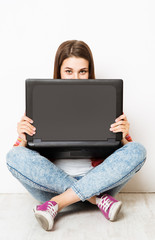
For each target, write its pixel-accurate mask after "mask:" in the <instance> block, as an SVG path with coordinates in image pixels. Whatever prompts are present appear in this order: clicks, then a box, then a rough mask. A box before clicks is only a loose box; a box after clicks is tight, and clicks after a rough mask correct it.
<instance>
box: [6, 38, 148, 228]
mask: <svg viewBox="0 0 155 240" xmlns="http://www.w3.org/2000/svg"><path fill="white" fill-rule="evenodd" d="M53 78H54V79H60V78H61V79H95V73H94V62H93V56H92V53H91V50H90V48H89V47H88V45H87V44H86V43H84V42H82V41H77V40H73V41H66V42H64V43H62V44H61V45H60V46H59V48H58V50H57V53H56V56H55V64H54V76H53ZM109 127H110V129H109V130H110V131H112V132H114V133H117V132H122V133H123V139H122V145H123V146H122V147H121V148H119V149H118V150H116V151H115V152H114V153H113V154H111V155H110V156H109V157H107V158H106V159H105V160H103V159H102V160H100V161H95V160H92V159H73V160H70V161H67V160H65V159H62V160H58V159H57V160H54V161H53V162H51V161H49V160H48V159H47V158H45V157H43V156H41V155H40V154H39V153H38V152H37V151H33V150H30V149H28V148H27V147H26V146H27V142H26V135H25V134H29V135H30V136H32V135H33V134H35V131H36V128H35V126H33V120H32V119H30V118H29V117H27V116H25V115H24V116H23V117H22V119H21V121H20V122H19V123H18V125H17V132H18V135H19V137H18V139H17V142H16V143H15V144H14V147H13V149H11V150H10V151H9V152H8V154H7V166H8V168H9V170H10V171H11V173H12V174H13V175H14V176H15V177H16V178H17V179H18V180H19V181H20V182H21V183H22V184H23V185H24V186H25V188H26V189H27V190H28V191H29V192H30V193H31V194H32V195H33V196H34V197H35V198H36V199H37V200H39V201H40V202H42V203H43V202H44V203H43V204H41V205H38V206H36V207H35V208H34V212H35V216H36V219H37V220H38V222H39V223H40V224H41V226H42V227H43V228H44V229H45V230H51V229H52V227H53V223H54V218H55V216H56V215H57V213H58V212H59V211H61V210H62V209H63V208H64V207H66V206H68V205H70V204H73V203H75V202H78V201H80V200H81V201H83V202H84V201H85V200H87V201H89V202H91V203H92V204H96V205H97V206H98V208H99V209H100V210H101V212H102V213H103V215H104V216H105V217H106V218H107V219H108V220H110V221H114V220H115V219H116V217H117V214H118V212H119V210H120V208H121V205H122V203H121V201H117V200H116V199H115V198H114V197H113V196H114V195H116V194H117V193H118V192H119V191H120V189H121V188H122V187H123V186H124V185H125V184H126V183H127V182H128V181H129V180H130V179H131V178H132V177H133V176H134V174H135V173H136V172H137V171H138V170H140V168H141V167H142V165H143V164H144V162H145V159H146V150H145V148H144V147H143V146H142V145H141V144H139V143H136V142H132V139H131V137H130V135H129V122H128V120H127V118H126V116H125V115H124V114H123V115H121V116H119V117H118V118H117V119H116V120H115V122H114V123H113V124H112V125H111V126H109Z"/></svg>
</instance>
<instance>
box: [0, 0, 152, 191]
mask: <svg viewBox="0 0 155 240" xmlns="http://www.w3.org/2000/svg"><path fill="white" fill-rule="evenodd" d="M154 7H155V3H154V0H117V1H116V0H107V1H105V0H101V1H99V0H96V1H87V0H86V1H84V0H78V1H73V0H65V1H63V0H57V1H51V0H45V1H41V0H25V1H23V0H14V1H12V0H0V68H1V69H0V109H1V115H0V134H1V138H0V192H23V191H24V192H25V189H24V188H23V187H22V186H21V185H20V183H18V181H17V180H16V179H14V178H13V177H12V175H11V173H10V172H9V171H8V170H7V167H6V163H5V156H6V153H7V152H8V151H9V149H10V148H11V147H12V144H13V143H14V142H15V140H16V138H17V132H16V127H17V122H18V121H19V120H20V118H21V116H22V115H23V113H24V111H25V79H26V78H29V77H34V78H37V77H40V78H44V77H46V78H52V74H53V62H54V56H55V52H56V50H57V47H58V46H59V44H60V43H61V42H63V41H65V40H68V39H78V40H83V41H85V42H86V43H87V44H88V45H89V46H90V48H91V49H92V52H93V55H94V60H95V67H96V77H97V78H122V79H124V94H125V96H124V112H125V113H126V115H127V117H128V120H129V122H130V124H131V131H130V132H131V135H132V137H133V139H134V140H135V141H138V142H141V143H142V144H144V146H145V147H146V149H147V152H148V154H147V162H146V163H145V165H144V167H143V168H142V170H141V171H140V172H139V173H137V175H136V176H135V177H134V178H133V179H132V180H131V181H130V182H129V183H128V184H127V185H126V187H125V188H124V191H140V192H141V191H142V192H143V191H144V192H145V191H150V192H151V191H155V174H154V170H155V161H154V159H155V147H154V143H155V137H154V135H155V128H154V119H155V107H154V105H155V97H154V80H155V71H154V64H155V26H154V23H155V14H154V9H155V8H154Z"/></svg>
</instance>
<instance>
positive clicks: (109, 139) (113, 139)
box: [108, 138, 116, 143]
mask: <svg viewBox="0 0 155 240" xmlns="http://www.w3.org/2000/svg"><path fill="white" fill-rule="evenodd" d="M115 141H116V140H115V138H108V142H110V143H114V142H115Z"/></svg>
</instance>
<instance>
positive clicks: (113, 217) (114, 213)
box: [109, 201, 122, 221]
mask: <svg viewBox="0 0 155 240" xmlns="http://www.w3.org/2000/svg"><path fill="white" fill-rule="evenodd" d="M121 207H122V202H121V201H118V202H115V203H114V204H113V205H112V206H111V209H110V212H109V220H110V221H115V220H116V218H117V215H118V213H119V211H120V209H121Z"/></svg>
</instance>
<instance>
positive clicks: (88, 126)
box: [26, 79, 123, 157]
mask: <svg viewBox="0 0 155 240" xmlns="http://www.w3.org/2000/svg"><path fill="white" fill-rule="evenodd" d="M122 108H123V80H121V79H27V80H26V115H27V116H28V117H30V118H31V119H33V121H34V126H35V127H36V134H35V135H34V136H29V135H27V143H28V146H29V147H30V148H33V149H40V148H53V149H54V148H57V149H58V148H59V150H60V149H61V150H62V149H63V151H64V150H65V151H70V150H69V149H72V148H73V147H74V150H77V149H80V151H81V150H84V148H85V149H88V148H89V149H90V148H94V147H102V148H105V147H106V148H109V147H111V149H112V148H117V147H118V146H119V145H120V141H121V139H122V134H121V133H112V132H111V131H110V130H109V128H110V125H111V124H112V123H114V121H115V119H116V118H117V117H118V116H120V115H121V114H122V112H123V109H122ZM71 155H72V154H71ZM73 155H74V154H73ZM77 155H78V154H77ZM88 155H90V154H88ZM84 157H85V156H84Z"/></svg>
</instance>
